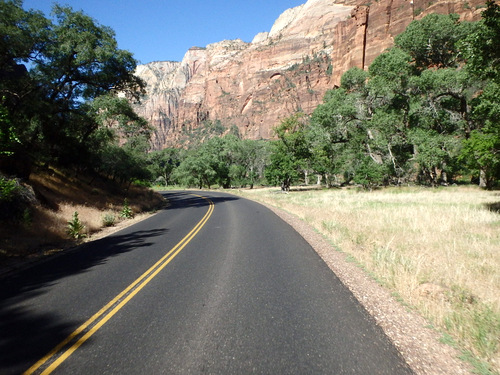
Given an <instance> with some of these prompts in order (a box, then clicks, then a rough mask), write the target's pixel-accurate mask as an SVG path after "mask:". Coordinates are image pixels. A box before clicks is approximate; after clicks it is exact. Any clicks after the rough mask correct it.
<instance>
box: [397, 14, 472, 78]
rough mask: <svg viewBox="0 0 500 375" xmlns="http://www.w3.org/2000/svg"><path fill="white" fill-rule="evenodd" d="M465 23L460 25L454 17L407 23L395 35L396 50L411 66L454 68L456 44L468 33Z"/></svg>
mask: <svg viewBox="0 0 500 375" xmlns="http://www.w3.org/2000/svg"><path fill="white" fill-rule="evenodd" d="M470 29H471V26H470V24H468V23H460V22H459V16H458V15H456V14H449V15H443V14H436V13H433V14H429V15H427V16H425V17H424V18H422V19H421V20H415V21H413V22H411V23H410V24H409V25H408V27H407V28H406V30H405V31H404V32H403V33H401V34H399V35H398V36H396V38H395V39H394V43H395V45H396V46H397V47H399V48H401V49H402V50H404V51H406V52H408V53H409V54H410V55H411V57H412V59H413V61H414V62H415V65H416V66H417V67H418V68H420V69H423V68H427V67H437V68H446V67H457V66H458V64H459V62H460V53H459V42H460V41H461V40H462V39H464V37H465V36H466V35H468V33H469V32H470Z"/></svg>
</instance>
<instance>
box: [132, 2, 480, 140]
mask: <svg viewBox="0 0 500 375" xmlns="http://www.w3.org/2000/svg"><path fill="white" fill-rule="evenodd" d="M483 5H484V1H483V0H469V1H464V0H438V1H434V2H429V1H428V0H425V1H424V0H378V1H374V2H372V3H365V2H361V1H359V0H309V1H308V2H307V3H305V4H303V5H301V6H298V7H296V8H292V9H289V10H287V11H285V12H284V13H283V14H282V15H281V16H280V17H279V18H278V19H277V20H276V22H275V24H274V25H273V27H272V28H271V30H270V31H269V33H260V34H258V35H256V36H255V38H254V40H253V41H252V43H245V42H243V41H241V40H231V41H222V42H219V43H215V44H211V45H208V46H207V47H206V48H192V49H190V50H189V51H188V52H187V53H186V55H185V57H184V59H183V61H182V62H180V63H175V62H155V63H151V64H146V65H142V66H139V67H138V69H137V75H139V76H140V77H141V78H143V79H145V80H146V82H147V83H148V88H147V92H148V94H147V96H146V98H145V99H144V100H143V102H142V105H141V106H140V107H138V112H139V113H140V114H141V115H142V116H144V117H145V118H146V119H147V120H148V121H150V123H151V124H152V125H153V126H154V128H155V129H156V131H155V136H154V139H153V147H154V148H155V149H160V148H163V147H166V146H175V145H176V143H177V141H178V140H179V138H180V137H182V134H183V132H186V131H187V132H189V131H190V130H192V129H194V128H196V127H198V126H200V125H201V124H202V123H203V122H204V121H207V120H211V121H215V120H220V121H221V122H222V124H223V125H224V126H226V127H227V128H229V127H231V126H232V125H236V126H237V127H238V128H239V129H240V132H241V134H242V135H243V136H244V137H245V138H250V139H260V138H264V139H267V138H272V137H273V133H272V129H273V127H274V126H276V125H277V124H279V122H280V121H281V120H282V119H283V118H285V117H288V116H289V115H291V114H293V113H295V112H296V111H303V112H305V113H311V112H312V111H313V110H314V108H315V107H316V106H317V105H318V104H320V103H321V101H322V98H323V96H324V94H325V92H326V91H327V90H328V89H331V88H333V87H335V85H338V84H339V82H340V77H341V75H342V74H343V73H344V72H345V71H346V70H348V69H349V68H351V67H354V66H357V67H360V68H365V69H366V68H367V67H368V66H369V65H370V63H371V62H372V61H373V60H374V59H375V57H377V56H378V55H379V54H380V53H381V52H383V51H384V50H385V49H386V48H388V47H390V46H392V44H393V41H394V37H395V36H396V35H398V34H399V33H401V32H402V31H404V29H405V28H406V26H407V25H408V24H409V23H410V22H411V21H412V20H413V19H417V18H421V17H423V16H425V15H426V14H429V13H433V12H436V13H444V14H447V13H458V14H460V15H461V17H462V19H465V20H476V19H479V18H480V13H481V8H482V6H483Z"/></svg>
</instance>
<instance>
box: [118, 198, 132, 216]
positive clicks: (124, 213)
mask: <svg viewBox="0 0 500 375" xmlns="http://www.w3.org/2000/svg"><path fill="white" fill-rule="evenodd" d="M120 216H121V217H123V218H125V219H131V218H133V217H134V212H133V211H132V209H131V208H130V206H129V204H128V200H127V198H125V200H124V201H123V208H122V211H121V213H120Z"/></svg>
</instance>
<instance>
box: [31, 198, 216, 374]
mask: <svg viewBox="0 0 500 375" xmlns="http://www.w3.org/2000/svg"><path fill="white" fill-rule="evenodd" d="M191 195H194V196H197V197H199V198H203V199H205V200H207V201H208V202H209V208H208V211H207V212H206V214H205V216H203V218H202V219H201V220H200V221H199V222H198V224H196V226H195V227H194V228H193V229H192V230H191V231H190V232H189V233H188V234H187V235H186V236H185V237H184V238H183V239H182V240H181V241H179V243H177V245H175V246H174V247H173V248H172V249H171V250H170V251H169V252H168V253H167V254H165V255H164V256H163V257H162V258H161V259H160V260H159V261H158V262H156V263H155V264H154V265H153V266H152V267H150V268H149V269H148V270H147V271H146V272H144V273H143V274H142V275H141V276H140V277H139V278H137V279H136V280H135V281H134V282H133V283H132V284H130V285H129V286H128V287H127V288H126V289H124V290H123V291H122V292H121V293H120V294H118V295H117V296H116V297H115V298H113V299H112V300H111V301H110V302H109V303H108V304H106V306H104V307H103V308H102V309H100V310H99V311H98V312H97V313H96V314H94V315H93V316H92V317H91V318H90V319H89V320H87V321H86V322H85V323H83V324H82V325H81V326H80V327H78V328H77V329H76V330H75V331H74V332H73V333H72V334H70V335H69V336H68V337H67V338H66V339H65V340H63V341H62V342H61V343H60V344H58V345H57V346H56V347H55V348H54V349H52V350H51V351H50V352H49V353H48V354H46V355H45V356H44V357H43V358H42V359H40V360H39V361H38V362H37V363H35V364H34V365H33V366H31V367H30V368H29V369H28V370H26V371H25V372H24V375H31V374H34V373H35V372H36V371H37V370H38V369H40V367H42V366H44V365H45V364H46V363H47V362H48V361H49V360H51V359H53V358H54V357H56V356H58V357H57V358H56V359H55V360H54V362H52V363H51V364H50V366H48V367H47V368H46V369H45V370H44V371H43V372H41V374H42V375H48V374H50V373H51V372H52V371H54V370H55V369H56V368H57V367H58V366H59V365H60V364H61V363H62V362H64V361H65V360H66V359H67V358H68V357H69V356H70V355H71V354H73V352H74V351H75V350H77V349H78V348H79V347H80V346H81V345H82V344H83V343H84V342H85V341H87V340H88V339H89V338H90V337H91V336H92V335H93V334H94V333H95V332H96V331H97V330H98V329H99V328H101V327H102V326H103V325H104V324H105V323H106V322H107V321H108V320H109V319H111V318H112V317H113V315H115V314H116V313H117V312H118V311H119V310H120V309H121V308H122V307H123V306H125V305H126V304H127V303H128V302H129V301H130V300H131V299H132V298H133V297H134V296H135V295H136V294H137V293H139V291H140V290H141V289H142V288H144V287H145V286H146V285H147V284H148V283H149V282H150V281H151V280H152V279H153V278H154V277H155V276H156V275H157V274H158V273H159V272H160V271H161V270H162V269H163V268H165V267H166V266H167V264H169V263H170V262H171V261H172V259H174V258H175V257H176V256H177V254H179V253H180V252H181V250H182V249H184V247H185V246H186V245H187V244H188V243H189V242H190V241H191V240H192V239H193V238H194V236H196V234H198V232H199V231H200V230H201V228H202V227H203V226H204V225H205V223H206V222H207V221H208V219H209V218H210V216H211V215H212V212H213V210H214V203H213V202H212V201H211V200H210V199H208V198H206V197H202V196H200V195H196V194H191ZM120 300H121V302H120V303H118V302H119V301H120ZM117 303H118V304H117ZM115 305H116V306H115ZM113 306H114V307H113ZM112 307H113V308H112ZM110 309H111V310H110ZM108 310H109V311H108ZM96 321H97V323H96V324H95V325H94V326H93V327H92V328H91V329H90V330H89V331H88V332H86V333H85V334H84V335H83V336H82V337H80V338H79V339H78V341H76V342H75V343H74V344H73V345H72V346H71V347H69V348H68V349H66V350H65V351H62V349H63V348H64V347H66V346H67V345H68V344H69V343H70V342H72V341H74V340H75V339H76V338H77V337H78V336H79V335H80V334H82V333H83V332H84V331H85V330H86V329H87V328H88V327H89V326H91V325H92V324H93V323H94V322H96Z"/></svg>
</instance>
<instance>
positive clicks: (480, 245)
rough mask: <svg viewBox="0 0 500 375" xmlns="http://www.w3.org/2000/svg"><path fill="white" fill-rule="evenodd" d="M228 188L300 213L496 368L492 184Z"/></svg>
mask: <svg viewBox="0 0 500 375" xmlns="http://www.w3.org/2000/svg"><path fill="white" fill-rule="evenodd" d="M238 193H239V194H242V195H244V196H246V197H248V198H251V199H254V200H257V201H261V202H264V203H267V204H270V205H273V206H276V207H279V208H281V209H284V210H286V211H288V212H290V213H292V214H294V215H296V216H298V217H300V218H301V219H303V220H305V221H306V222H307V223H309V224H310V225H311V226H313V227H314V228H315V229H316V230H317V231H318V232H320V233H321V234H323V235H324V236H325V237H327V238H328V239H329V240H330V241H331V243H332V244H333V245H334V246H335V247H336V248H337V249H338V250H339V251H342V252H344V253H345V254H346V256H348V257H350V258H351V259H352V260H354V261H356V262H358V263H359V265H360V266H361V267H363V268H364V269H365V270H366V271H368V272H369V273H370V274H371V275H372V276H373V277H374V278H375V279H377V280H378V281H379V282H380V283H382V284H383V285H384V286H386V287H388V288H389V289H390V290H392V291H393V292H394V293H395V294H396V295H397V296H398V298H400V300H401V301H402V302H403V303H405V304H407V305H408V306H411V307H412V308H415V309H417V310H418V311H419V312H420V313H421V314H422V315H423V316H425V317H426V318H427V319H428V320H429V321H430V322H431V323H432V324H433V326H434V327H436V328H437V329H439V330H440V331H442V332H443V333H444V335H443V339H444V340H448V342H450V343H451V344H453V345H458V346H459V348H460V349H462V351H463V352H464V356H466V357H467V356H468V357H469V358H468V359H469V360H470V361H472V362H476V363H475V365H476V369H478V371H480V372H482V373H489V371H488V369H487V367H489V368H490V370H491V371H494V372H495V371H496V372H498V371H499V369H500V344H499V338H500V193H499V192H488V191H484V190H480V189H479V188H476V187H447V188H438V189H430V188H417V187H415V188H413V187H408V188H388V189H383V190H377V191H373V192H367V191H359V190H356V189H331V190H314V191H312V190H304V191H291V192H290V193H289V194H281V193H280V192H279V190H278V189H276V188H274V189H255V190H240V191H238ZM481 363H482V364H481ZM481 368H482V369H481Z"/></svg>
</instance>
